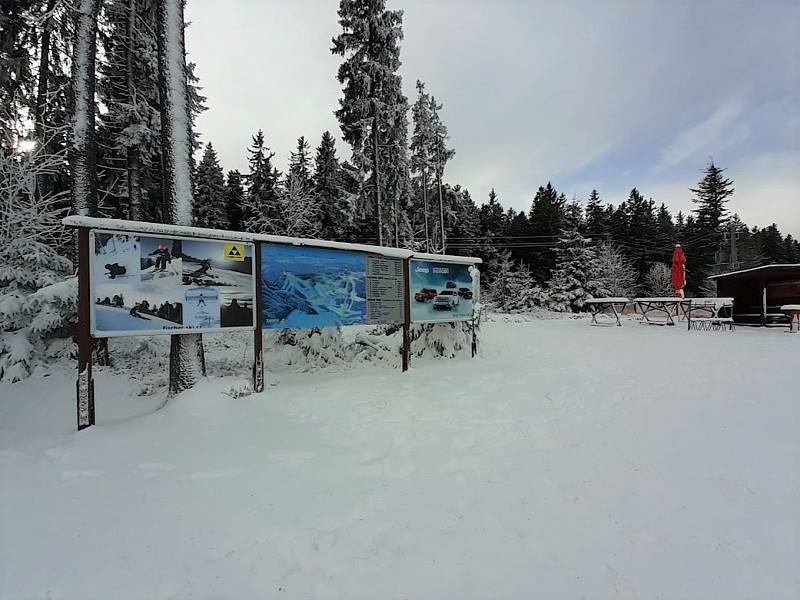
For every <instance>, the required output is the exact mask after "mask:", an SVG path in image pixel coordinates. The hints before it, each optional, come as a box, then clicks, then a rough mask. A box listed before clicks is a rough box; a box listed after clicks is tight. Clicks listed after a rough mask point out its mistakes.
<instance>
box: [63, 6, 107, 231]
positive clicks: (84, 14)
mask: <svg viewBox="0 0 800 600" xmlns="http://www.w3.org/2000/svg"><path fill="white" fill-rule="evenodd" d="M99 10H100V0H80V2H79V4H78V6H77V7H76V8H75V42H74V44H73V49H72V100H73V101H72V139H71V143H70V145H69V165H70V170H71V171H72V202H73V205H74V206H75V212H76V213H77V214H79V215H88V216H93V215H94V214H95V212H96V211H97V146H96V140H95V131H94V115H95V105H94V85H95V72H94V64H95V53H96V50H97V13H98V12H99Z"/></svg>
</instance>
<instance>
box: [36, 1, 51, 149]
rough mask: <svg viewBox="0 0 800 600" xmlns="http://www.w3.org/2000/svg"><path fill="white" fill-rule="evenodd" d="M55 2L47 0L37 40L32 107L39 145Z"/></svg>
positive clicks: (43, 122) (45, 103) (43, 132)
mask: <svg viewBox="0 0 800 600" xmlns="http://www.w3.org/2000/svg"><path fill="white" fill-rule="evenodd" d="M55 5H56V0H47V6H46V7H45V11H46V17H45V20H44V24H43V27H42V36H41V38H40V39H39V42H40V44H41V46H40V47H39V81H38V82H37V86H36V105H35V106H34V112H33V119H34V133H35V135H36V139H37V140H38V141H39V142H40V143H41V142H43V141H44V137H45V113H46V111H47V91H48V89H49V88H50V85H49V84H50V50H51V49H50V36H51V32H52V30H53V17H52V12H53V10H54V9H55Z"/></svg>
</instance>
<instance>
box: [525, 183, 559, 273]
mask: <svg viewBox="0 0 800 600" xmlns="http://www.w3.org/2000/svg"><path fill="white" fill-rule="evenodd" d="M566 202H567V199H566V197H565V196H564V194H559V193H558V192H557V191H556V189H555V188H554V187H553V185H552V184H551V183H549V182H548V183H547V185H546V186H543V187H539V190H538V191H537V192H536V196H535V197H534V199H533V203H532V204H531V210H530V215H529V217H528V221H529V223H530V235H531V236H533V237H534V238H535V240H536V242H537V244H538V246H537V247H535V248H533V249H532V251H531V268H532V269H533V274H534V277H536V280H537V281H539V282H544V281H547V280H548V279H549V278H550V274H551V272H552V270H553V269H554V268H555V265H556V254H555V251H554V249H553V246H554V244H555V242H556V241H557V240H558V238H559V236H560V235H561V232H562V229H563V227H564V206H565V205H566Z"/></svg>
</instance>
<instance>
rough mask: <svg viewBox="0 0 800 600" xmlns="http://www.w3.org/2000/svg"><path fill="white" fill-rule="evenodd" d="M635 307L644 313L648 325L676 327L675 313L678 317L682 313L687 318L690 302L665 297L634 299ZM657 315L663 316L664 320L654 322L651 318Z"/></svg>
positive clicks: (683, 299) (684, 299)
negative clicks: (687, 308)
mask: <svg viewBox="0 0 800 600" xmlns="http://www.w3.org/2000/svg"><path fill="white" fill-rule="evenodd" d="M633 302H634V303H635V304H634V306H635V307H636V309H637V310H640V311H642V317H643V318H644V321H642V323H646V324H648V325H675V319H673V318H672V317H673V313H674V314H675V316H676V317H680V315H681V313H683V315H684V316H686V307H687V306H688V303H689V301H688V300H687V299H686V298H679V297H675V296H663V297H655V298H634V299H633ZM655 315H663V316H665V317H666V318H665V319H664V320H654V319H652V318H651V317H653V316H655Z"/></svg>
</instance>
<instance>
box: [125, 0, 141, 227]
mask: <svg viewBox="0 0 800 600" xmlns="http://www.w3.org/2000/svg"><path fill="white" fill-rule="evenodd" d="M125 34H126V36H125V37H126V38H127V44H126V52H125V75H126V78H127V88H128V103H129V104H130V105H131V107H133V109H134V111H136V79H135V77H134V72H133V56H134V43H135V42H134V38H135V35H136V0H128V21H127V27H126V31H125ZM126 158H127V170H128V218H129V219H131V220H132V221H140V220H141V219H142V172H141V164H140V160H139V144H138V143H137V144H135V145H133V144H132V145H130V146H128V151H127V157H126Z"/></svg>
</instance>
